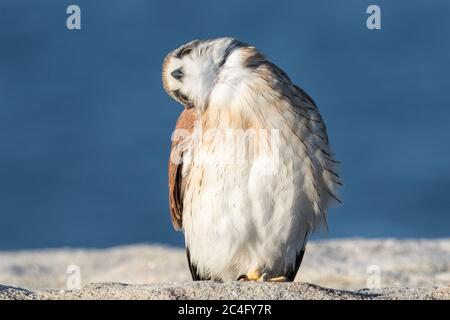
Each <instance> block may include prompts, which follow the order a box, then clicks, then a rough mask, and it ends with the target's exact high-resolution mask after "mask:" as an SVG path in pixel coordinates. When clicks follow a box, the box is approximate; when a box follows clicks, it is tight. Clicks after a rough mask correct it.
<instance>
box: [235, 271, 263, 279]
mask: <svg viewBox="0 0 450 320" xmlns="http://www.w3.org/2000/svg"><path fill="white" fill-rule="evenodd" d="M239 280H241V281H260V282H262V281H267V273H261V272H260V271H259V270H256V271H252V272H250V273H248V274H244V275H242V276H240V277H239Z"/></svg>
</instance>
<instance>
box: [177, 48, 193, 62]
mask: <svg viewBox="0 0 450 320" xmlns="http://www.w3.org/2000/svg"><path fill="white" fill-rule="evenodd" d="M191 52H192V47H184V48H182V49H181V50H180V51H178V53H177V58H178V59H181V58H183V57H184V56H185V55H187V54H190V53H191Z"/></svg>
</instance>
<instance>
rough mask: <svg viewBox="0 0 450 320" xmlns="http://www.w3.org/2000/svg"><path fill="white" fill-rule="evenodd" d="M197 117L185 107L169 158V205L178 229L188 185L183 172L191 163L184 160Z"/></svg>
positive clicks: (173, 136) (173, 137)
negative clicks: (187, 142)
mask: <svg viewBox="0 0 450 320" xmlns="http://www.w3.org/2000/svg"><path fill="white" fill-rule="evenodd" d="M195 119H196V116H195V112H194V111H193V110H192V109H185V110H184V111H183V112H182V113H181V114H180V116H179V118H178V120H177V124H176V126H175V131H174V132H173V134H172V148H171V150H170V158H169V207H170V215H171V217H172V223H173V226H174V228H175V229H176V230H180V229H181V227H182V219H183V194H184V187H185V185H186V183H185V181H184V180H185V179H186V178H185V177H184V175H185V174H183V172H187V170H186V169H187V167H186V166H189V163H186V161H183V160H184V155H185V153H186V151H187V144H186V141H187V140H186V139H189V137H190V135H191V134H192V131H193V129H194V122H195ZM183 142H184V143H183Z"/></svg>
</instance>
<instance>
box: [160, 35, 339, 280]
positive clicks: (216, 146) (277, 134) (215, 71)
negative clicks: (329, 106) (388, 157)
mask: <svg viewBox="0 0 450 320" xmlns="http://www.w3.org/2000/svg"><path fill="white" fill-rule="evenodd" d="M162 79H163V86H164V89H165V90H166V91H167V93H168V94H169V95H170V96H171V97H173V98H174V99H175V100H176V101H178V102H179V103H181V104H182V105H183V106H184V107H185V110H184V111H183V112H182V113H181V115H180V117H179V119H178V122H177V125H176V130H175V131H174V134H173V136H172V149H171V155H170V160H169V205H170V210H171V217H172V222H173V225H174V227H175V229H177V230H180V229H181V230H182V231H183V233H184V236H185V243H186V252H187V258H188V264H189V268H190V271H191V274H192V278H193V280H219V281H234V280H241V279H242V280H259V281H293V280H294V278H295V276H296V274H297V271H298V269H299V267H300V264H301V262H302V258H303V255H304V253H305V248H306V242H307V241H308V238H309V236H310V235H311V232H312V231H313V230H315V229H316V228H317V227H319V226H321V225H326V210H327V208H328V207H329V205H330V204H331V203H332V202H335V201H338V202H339V199H338V197H337V196H336V188H337V186H339V185H341V181H340V178H339V176H338V174H337V166H338V162H337V161H336V160H335V158H334V155H333V153H332V152H331V150H330V145H329V141H328V136H327V131H326V127H325V123H324V121H323V119H322V117H321V115H320V113H319V110H318V108H317V106H316V104H315V103H314V101H313V100H312V99H311V98H310V97H309V96H308V95H307V94H306V93H305V91H303V90H302V89H301V88H300V87H298V86H296V85H295V84H293V83H292V82H291V80H290V78H289V77H288V76H287V74H286V73H285V72H283V71H282V70H281V69H280V68H279V67H277V66H276V65H275V64H273V63H272V62H270V61H269V60H267V58H266V57H265V56H264V55H263V54H261V53H260V52H258V51H257V50H256V49H255V48H254V47H253V46H250V45H248V44H245V43H242V42H240V41H238V40H236V39H233V38H219V39H214V40H204V41H203V40H202V41H200V40H195V41H192V42H189V43H187V44H185V45H183V46H181V47H179V48H178V49H176V50H174V51H172V52H170V53H169V54H168V55H167V56H166V58H165V60H164V63H163V70H162Z"/></svg>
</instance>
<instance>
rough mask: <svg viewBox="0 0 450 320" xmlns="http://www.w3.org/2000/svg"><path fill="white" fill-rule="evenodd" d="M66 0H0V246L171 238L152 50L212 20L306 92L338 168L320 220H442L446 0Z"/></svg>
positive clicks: (349, 223)
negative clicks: (75, 25) (334, 191)
mask: <svg viewBox="0 0 450 320" xmlns="http://www.w3.org/2000/svg"><path fill="white" fill-rule="evenodd" d="M74 2H75V3H76V4H78V5H79V6H80V7H81V10H82V30H81V31H68V30H67V29H66V27H65V19H66V13H65V11H66V7H67V6H68V5H69V4H72V3H74ZM74 2H72V1H61V0H53V1H51V0H45V1H44V0H40V1H23V0H19V1H18V0H2V2H1V3H0V249H16V248H34V247H56V246H87V247H103V246H110V245H116V244H125V243H132V242H160V243H168V244H174V245H181V244H182V236H181V234H179V233H175V232H174V231H173V229H172V226H171V222H170V218H169V214H168V205H167V183H166V180H167V179H166V161H167V156H168V152H169V145H170V141H169V140H170V134H171V130H172V128H173V125H174V122H175V120H176V117H177V114H178V113H179V112H180V110H181V107H180V106H179V105H177V104H176V103H175V102H174V101H173V100H171V99H169V98H168V97H167V96H166V94H165V93H164V91H163V89H162V86H161V80H160V74H161V62H162V59H163V58H164V56H165V54H166V53H167V52H168V51H170V50H172V49H173V48H175V47H177V46H178V45H180V44H182V43H184V42H187V41H189V40H192V39H194V38H200V39H202V38H215V37H219V36H234V37H236V38H239V39H240V40H242V41H245V42H249V43H251V44H254V45H255V46H257V47H258V48H260V49H261V50H262V51H263V52H264V53H265V54H266V55H267V56H268V57H269V58H270V59H271V60H272V61H273V62H275V63H276V64H278V65H279V66H280V67H282V68H283V69H284V70H285V71H286V72H287V73H288V74H289V75H290V76H291V78H292V79H293V80H294V81H295V82H296V83H297V84H299V85H300V86H302V87H303V88H304V89H305V90H306V91H307V92H309V93H310V94H311V96H312V97H313V98H314V99H315V100H316V102H317V104H318V105H319V108H320V109H321V112H322V114H323V116H324V118H325V120H326V121H327V124H328V128H329V135H330V138H331V141H332V144H333V146H334V149H335V151H336V154H337V157H338V159H339V160H341V161H342V163H343V168H342V174H343V177H344V182H345V187H344V189H343V190H342V192H341V195H342V198H343V199H344V205H343V206H341V207H339V208H336V209H334V210H332V211H331V212H330V219H329V225H330V233H329V236H331V237H349V236H365V237H401V238H403V237H448V236H450V143H449V142H448V139H449V137H450V134H449V133H450V132H449V123H450V97H449V93H450V81H449V72H450V40H449V39H450V28H449V19H450V2H449V1H445V0H440V1H438V0H436V1H432V2H426V1H418V0H417V1H402V2H400V1H396V2H395V3H394V2H393V1H375V2H376V4H378V5H380V6H381V8H382V30H381V31H369V30H368V29H367V28H366V27H365V20H366V17H367V15H366V13H365V11H366V8H367V6H368V5H369V4H372V1H364V0H345V1H344V0H342V1H333V0H328V1H308V3H306V2H300V1H277V2H276V1H261V0H258V1H256V0H254V1H238V0H231V1H227V4H226V5H224V4H223V3H221V2H219V1H206V0H204V1H167V0H159V1H145V0H127V1H125V0H122V1H109V0H96V1H88V0H78V1H74Z"/></svg>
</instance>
